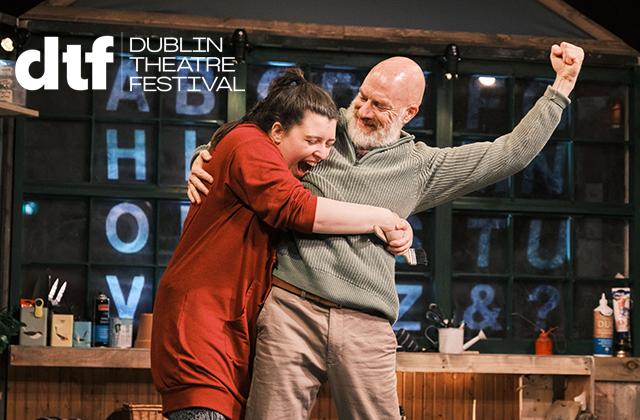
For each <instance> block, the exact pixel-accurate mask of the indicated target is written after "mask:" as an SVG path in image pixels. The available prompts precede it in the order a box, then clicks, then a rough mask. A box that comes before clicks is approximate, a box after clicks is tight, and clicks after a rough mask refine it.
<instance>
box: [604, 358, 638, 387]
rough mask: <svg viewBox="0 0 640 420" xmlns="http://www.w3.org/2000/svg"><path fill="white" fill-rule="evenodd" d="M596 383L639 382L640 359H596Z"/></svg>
mask: <svg viewBox="0 0 640 420" xmlns="http://www.w3.org/2000/svg"><path fill="white" fill-rule="evenodd" d="M596 381H601V382H640V358H635V357H596Z"/></svg>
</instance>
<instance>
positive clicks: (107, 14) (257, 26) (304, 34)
mask: <svg viewBox="0 0 640 420" xmlns="http://www.w3.org/2000/svg"><path fill="white" fill-rule="evenodd" d="M545 1H546V0H545ZM21 20H22V24H23V25H25V26H27V27H28V25H29V22H28V21H29V20H31V21H52V22H72V23H86V24H104V25H119V26H123V27H130V28H131V31H134V30H138V31H139V30H140V28H141V27H147V28H166V29H170V30H193V31H198V32H199V33H201V34H206V33H210V32H220V31H223V32H229V33H231V32H233V30H235V29H237V28H243V29H245V30H246V31H247V32H248V34H249V36H250V40H251V39H252V38H253V40H255V39H257V38H259V37H261V36H262V37H263V38H264V37H272V36H275V37H282V38H289V39H311V38H313V39H315V40H316V41H317V42H325V43H326V42H328V43H329V44H331V42H345V41H363V42H378V43H402V44H415V45H416V48H417V49H419V48H420V46H422V45H424V44H431V45H446V44H449V43H456V44H458V45H460V46H475V47H487V48H506V49H534V50H539V51H545V52H546V51H548V50H549V48H550V46H551V45H553V44H554V43H558V42H560V41H568V42H572V43H575V44H578V45H580V46H582V48H584V49H585V52H586V53H587V54H588V53H593V54H605V55H621V56H634V57H637V56H639V55H640V54H639V53H638V52H637V51H635V50H634V49H633V48H631V47H629V46H628V45H626V44H625V43H624V42H622V41H620V40H618V39H611V40H606V39H603V40H598V39H590V40H589V39H561V38H551V37H531V36H525V35H500V34H483V33H470V32H444V31H427V30H417V29H394V28H373V27H360V26H339V25H320V24H307V23H291V22H279V21H261V20H251V19H225V18H216V17H210V16H181V15H171V14H165V13H147V12H130V11H126V12H125V11H114V10H97V9H79V8H73V7H57V6H46V5H40V6H37V7H35V8H34V9H32V10H31V11H29V12H27V13H26V14H24V15H23V16H22V17H21ZM25 21H26V22H25ZM252 35H253V37H252ZM256 36H257V37H256ZM253 40H252V41H251V42H252V43H254V45H256V44H255V41H253ZM260 46H281V45H270V44H268V43H265V44H263V45H260ZM327 49H334V50H338V49H339V48H336V47H329V48H327Z"/></svg>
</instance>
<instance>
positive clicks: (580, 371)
mask: <svg viewBox="0 0 640 420" xmlns="http://www.w3.org/2000/svg"><path fill="white" fill-rule="evenodd" d="M594 367H595V362H594V358H593V356H536V355H524V354H440V353H398V355H397V359H396V370H398V371H401V372H446V373H492V374H494V373H498V374H512V375H576V376H583V375H584V376H590V375H592V374H593V372H594Z"/></svg>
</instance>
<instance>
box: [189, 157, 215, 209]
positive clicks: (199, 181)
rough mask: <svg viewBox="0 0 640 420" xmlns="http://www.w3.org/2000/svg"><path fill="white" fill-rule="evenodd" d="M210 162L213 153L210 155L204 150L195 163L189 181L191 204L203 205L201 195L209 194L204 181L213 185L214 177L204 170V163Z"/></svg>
mask: <svg viewBox="0 0 640 420" xmlns="http://www.w3.org/2000/svg"><path fill="white" fill-rule="evenodd" d="M209 160H211V153H209V151H208V150H203V151H202V152H200V154H199V155H198V157H197V158H196V159H195V160H194V161H193V165H192V166H191V174H190V175H189V181H188V183H187V196H189V201H191V204H200V203H202V197H200V193H202V194H203V195H207V194H209V189H208V188H207V187H206V186H205V185H204V182H203V181H206V182H208V183H212V182H213V177H212V176H211V174H209V172H207V171H205V170H204V169H202V165H203V164H204V162H209Z"/></svg>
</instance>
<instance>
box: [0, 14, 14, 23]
mask: <svg viewBox="0 0 640 420" xmlns="http://www.w3.org/2000/svg"><path fill="white" fill-rule="evenodd" d="M0 23H4V24H5V25H10V26H16V25H17V24H18V18H16V17H15V16H11V15H7V14H6V13H0Z"/></svg>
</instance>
